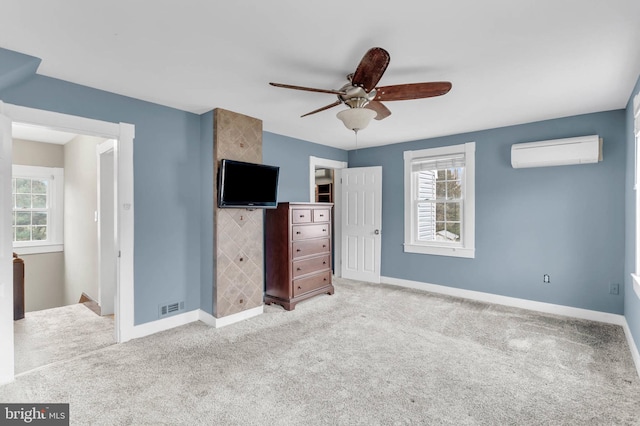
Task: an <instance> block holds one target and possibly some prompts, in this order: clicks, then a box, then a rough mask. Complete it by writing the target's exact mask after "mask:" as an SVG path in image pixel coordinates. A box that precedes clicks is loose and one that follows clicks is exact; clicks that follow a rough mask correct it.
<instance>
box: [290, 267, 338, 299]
mask: <svg viewBox="0 0 640 426" xmlns="http://www.w3.org/2000/svg"><path fill="white" fill-rule="evenodd" d="M329 284H331V270H328V271H325V272H322V273H319V274H317V275H312V276H310V277H307V278H300V279H297V280H293V297H296V296H299V295H301V294H304V293H307V292H310V291H312V290H315V289H317V288H321V287H324V286H327V285H329Z"/></svg>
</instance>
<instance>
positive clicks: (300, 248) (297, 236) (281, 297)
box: [264, 203, 334, 311]
mask: <svg viewBox="0 0 640 426" xmlns="http://www.w3.org/2000/svg"><path fill="white" fill-rule="evenodd" d="M332 208H333V204H332V203H278V207H277V208H276V209H268V210H267V211H266V242H265V252H266V263H265V269H266V277H267V288H266V292H265V298H264V301H265V303H266V304H271V303H276V304H278V305H282V306H283V307H284V308H285V309H286V310H289V311H290V310H292V309H294V308H295V306H296V304H297V303H298V302H300V301H302V300H305V299H308V298H310V297H313V296H316V295H318V294H323V293H328V294H333V292H334V289H333V284H332V283H331V256H332V254H331V209H332Z"/></svg>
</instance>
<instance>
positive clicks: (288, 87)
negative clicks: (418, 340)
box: [269, 83, 346, 95]
mask: <svg viewBox="0 0 640 426" xmlns="http://www.w3.org/2000/svg"><path fill="white" fill-rule="evenodd" d="M269 84H270V85H272V86H275V87H284V88H285V89H294V90H305V91H307V92H318V93H331V94H332V95H345V94H346V92H344V91H341V90H326V89H314V88H313V87H303V86H293V85H291V84H282V83H269Z"/></svg>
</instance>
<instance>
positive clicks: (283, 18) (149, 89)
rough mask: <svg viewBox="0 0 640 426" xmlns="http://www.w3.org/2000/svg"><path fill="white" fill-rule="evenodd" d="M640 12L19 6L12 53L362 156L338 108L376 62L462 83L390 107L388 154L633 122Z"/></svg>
mask: <svg viewBox="0 0 640 426" xmlns="http://www.w3.org/2000/svg"><path fill="white" fill-rule="evenodd" d="M639 22H640V1H638V0H607V1H601V0H535V1H534V0H520V1H514V0H485V1H477V0H456V1H448V2H445V1H433V0H421V1H418V0H411V1H409V0H395V1H388V0H385V1H382V0H367V1H363V0H351V1H344V0H323V1H322V2H315V3H313V4H312V3H310V2H304V1H294V0H269V1H263V0H254V1H206V0H181V1H172V0H159V1H154V2H143V1H134V2H132V1H130V0H110V1H102V2H96V1H86V0H40V1H24V0H3V2H2V13H0V47H3V48H6V49H10V50H15V51H18V52H22V53H26V54H29V55H33V56H36V57H39V58H42V64H41V65H40V68H39V70H38V72H39V74H43V75H46V76H50V77H55V78H59V79H62V80H68V81H71V82H75V83H79V84H82V85H86V86H90V87H95V88H98V89H103V90H107V91H110V92H115V93H119V94H122V95H126V96H131V97H134V98H139V99H144V100H148V101H151V102H156V103H159V104H162V105H167V106H171V107H175V108H179V109H183V110H186V111H191V112H195V113H203V112H206V111H209V110H211V109H213V108H218V107H220V108H225V109H229V110H232V111H235V112H239V113H242V114H247V115H250V116H253V117H256V118H259V119H261V120H263V128H264V130H266V131H269V132H274V133H278V134H282V135H287V136H292V137H295V138H300V139H304V140H308V141H312V142H316V143H320V144H325V145H330V146H335V147H339V148H344V149H351V148H353V146H354V135H353V133H352V132H350V131H349V130H347V129H346V128H345V127H344V126H343V125H342V123H341V122H340V121H339V120H338V119H337V118H336V116H335V114H336V113H337V112H338V111H340V110H341V109H344V108H345V107H344V106H339V107H335V108H332V109H330V110H327V111H324V112H320V113H318V114H314V115H312V116H309V117H305V118H299V117H300V115H302V114H304V113H306V112H309V111H312V110H315V109H317V108H319V107H321V106H324V105H327V104H330V103H332V102H334V101H335V100H336V98H335V96H334V95H331V94H322V93H309V92H301V91H294V90H287V89H281V88H275V87H271V86H269V85H268V82H270V81H275V82H280V83H288V84H294V85H301V86H311V87H316V88H323V89H338V88H340V87H341V86H342V85H343V84H344V83H345V82H346V80H345V76H346V74H348V73H350V72H353V71H354V70H355V67H356V66H357V64H358V62H359V61H360V59H361V58H362V55H363V54H364V53H365V52H366V51H367V49H369V48H370V47H373V46H380V47H383V48H385V49H386V50H388V51H389V52H390V54H391V63H390V65H389V68H388V69H387V72H386V73H385V75H384V76H383V77H382V80H381V81H380V83H379V84H380V85H384V86H387V85H393V84H401V83H415V82H423V81H438V80H448V81H451V82H452V83H453V89H452V90H451V92H449V94H447V95H445V96H442V97H438V98H431V99H422V100H412V101H397V102H387V103H386V105H387V107H388V108H389V109H390V110H391V111H392V113H393V114H392V115H391V116H390V117H389V118H387V119H385V120H383V121H375V120H374V121H373V122H372V123H371V125H370V126H369V127H368V128H366V129H364V130H362V131H361V132H360V133H359V134H358V146H359V147H363V146H374V145H383V144H387V143H396V142H402V141H407V140H416V139H423V138H429V137H434V136H441V135H448V134H456V133H463V132H468V131H474V130H481V129H487V128H495V127H502V126H507V125H512V124H519V123H525V122H531V121H538V120H544V119H549V118H556V117H564V116H571V115H576V114H583V113H590V112H596V111H606V110H612V109H619V108H624V107H625V105H626V103H627V101H628V99H629V96H630V95H631V91H632V89H633V85H634V84H635V81H636V79H637V77H638V74H639V73H640V43H639V42H640V25H639Z"/></svg>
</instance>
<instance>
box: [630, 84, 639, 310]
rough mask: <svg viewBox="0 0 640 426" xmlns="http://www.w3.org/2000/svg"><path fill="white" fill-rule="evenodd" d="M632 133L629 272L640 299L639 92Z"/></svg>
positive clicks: (634, 106)
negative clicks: (632, 229)
mask: <svg viewBox="0 0 640 426" xmlns="http://www.w3.org/2000/svg"><path fill="white" fill-rule="evenodd" d="M633 135H634V138H635V156H634V163H635V164H634V177H633V189H634V191H635V193H636V194H635V197H636V217H635V227H636V235H635V249H636V253H635V255H636V256H635V257H636V258H635V270H634V272H633V273H632V274H631V277H632V282H633V290H634V291H635V293H636V296H638V298H639V299H640V170H639V167H640V93H638V94H637V95H636V96H635V97H634V98H633Z"/></svg>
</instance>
